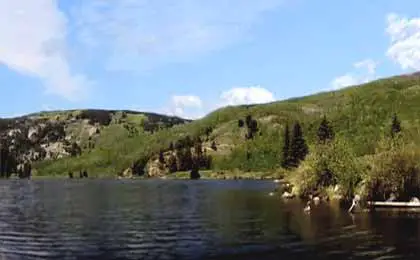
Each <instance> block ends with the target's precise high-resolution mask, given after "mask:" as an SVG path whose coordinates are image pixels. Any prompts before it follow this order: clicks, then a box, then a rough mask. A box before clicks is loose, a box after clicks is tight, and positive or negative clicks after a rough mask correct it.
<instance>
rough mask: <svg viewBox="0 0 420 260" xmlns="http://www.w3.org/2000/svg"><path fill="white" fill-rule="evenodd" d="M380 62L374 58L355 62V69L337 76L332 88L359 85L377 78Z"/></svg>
mask: <svg viewBox="0 0 420 260" xmlns="http://www.w3.org/2000/svg"><path fill="white" fill-rule="evenodd" d="M377 66H378V63H377V62H375V61H374V60H372V59H365V60H362V61H359V62H356V63H354V64H353V71H352V72H349V73H346V74H344V75H342V76H339V77H337V78H335V79H334V80H333V81H332V82H331V87H332V89H340V88H343V87H348V86H353V85H358V84H362V83H366V82H369V81H371V80H374V79H375V78H376V67H377Z"/></svg>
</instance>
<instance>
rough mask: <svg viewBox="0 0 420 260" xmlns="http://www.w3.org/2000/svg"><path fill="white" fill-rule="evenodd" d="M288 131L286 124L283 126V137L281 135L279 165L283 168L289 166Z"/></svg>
mask: <svg viewBox="0 0 420 260" xmlns="http://www.w3.org/2000/svg"><path fill="white" fill-rule="evenodd" d="M289 160H290V131H289V124H286V127H285V128H284V137H283V157H282V161H281V166H282V167H283V168H286V169H287V168H289V166H290V165H289V164H290V161H289Z"/></svg>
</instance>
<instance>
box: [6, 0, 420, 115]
mask: <svg viewBox="0 0 420 260" xmlns="http://www.w3.org/2000/svg"><path fill="white" fill-rule="evenodd" d="M419 10H420V2H419V1H418V0H404V1H401V0H369V1H367V0H352V1H330V0H328V1H327V0H317V1H314V0H259V1H255V0H211V1H210V0H138V1H133V0H118V1H113V0H89V1H85V0H2V1H0V86H1V89H2V95H3V98H2V101H1V102H0V117H9V116H15V115H21V114H25V113H30V112H35V111H40V110H51V109H72V108H110V109H135V110H141V111H154V112H159V113H166V114H175V115H179V116H183V117H190V118H198V117H200V116H203V115H205V114H206V113H208V112H209V111H211V110H213V109H216V108H218V107H221V106H225V105H237V104H245V103H264V102H270V101H273V100H281V99H285V98H289V97H295V96H301V95H307V94H311V93H315V92H319V91H325V90H331V89H338V88H341V87H343V86H348V85H352V84H357V83H361V82H366V81H370V80H373V79H375V78H378V77H386V76H390V75H394V74H402V73H409V72H412V71H416V70H420V11H419Z"/></svg>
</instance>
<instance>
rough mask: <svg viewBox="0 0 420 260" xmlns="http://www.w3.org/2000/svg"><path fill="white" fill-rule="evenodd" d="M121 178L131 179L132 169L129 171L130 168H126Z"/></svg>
mask: <svg viewBox="0 0 420 260" xmlns="http://www.w3.org/2000/svg"><path fill="white" fill-rule="evenodd" d="M121 177H123V178H128V179H131V178H133V169H131V167H130V168H127V169H125V171H123V173H122V176H121Z"/></svg>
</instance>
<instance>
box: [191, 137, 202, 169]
mask: <svg viewBox="0 0 420 260" xmlns="http://www.w3.org/2000/svg"><path fill="white" fill-rule="evenodd" d="M203 159H204V158H203V145H202V143H201V139H200V138H197V139H196V141H195V144H194V156H193V163H194V164H196V165H197V167H198V168H200V167H201V166H203V162H204V160H203Z"/></svg>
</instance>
